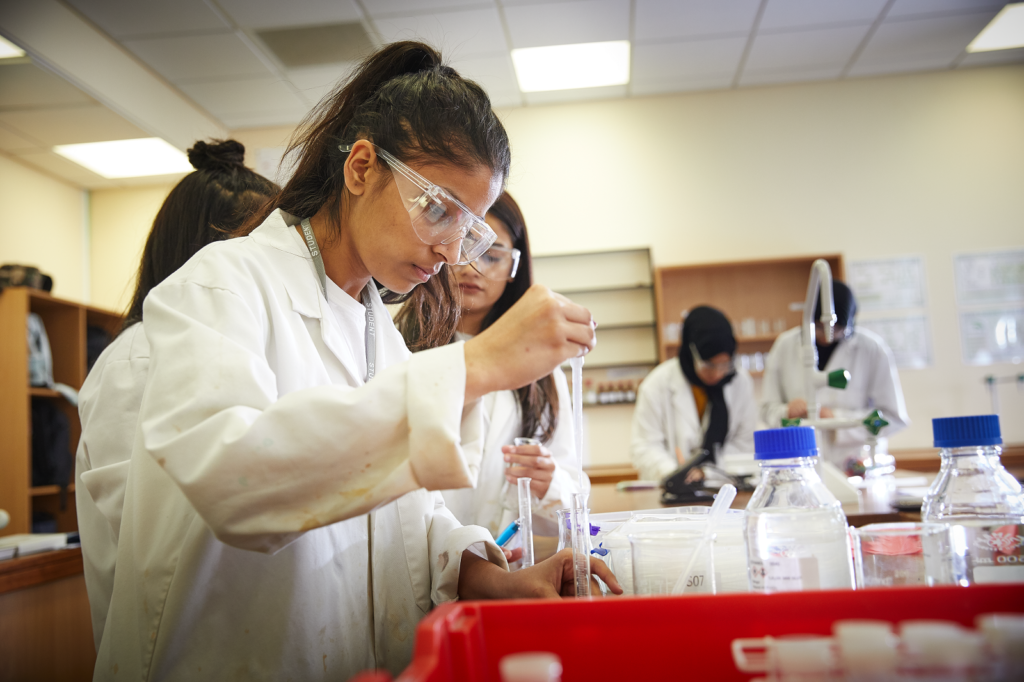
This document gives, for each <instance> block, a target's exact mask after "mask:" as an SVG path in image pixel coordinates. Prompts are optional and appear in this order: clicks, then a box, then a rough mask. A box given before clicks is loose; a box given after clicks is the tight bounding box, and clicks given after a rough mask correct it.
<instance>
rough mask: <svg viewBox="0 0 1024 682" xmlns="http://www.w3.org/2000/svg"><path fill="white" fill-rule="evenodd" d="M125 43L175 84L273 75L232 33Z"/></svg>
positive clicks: (150, 39)
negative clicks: (191, 80)
mask: <svg viewBox="0 0 1024 682" xmlns="http://www.w3.org/2000/svg"><path fill="white" fill-rule="evenodd" d="M123 43H124V46H125V47H127V48H128V49H129V50H131V51H132V52H134V53H135V54H136V55H138V57H139V58H140V59H142V61H144V62H146V63H147V64H149V66H151V67H152V68H153V69H154V70H155V71H157V72H158V73H159V74H160V75H162V76H163V77H164V78H166V79H167V80H169V81H172V82H175V83H177V82H180V81H184V80H189V79H210V78H234V77H238V76H256V75H263V74H267V73H269V70H268V69H267V67H266V66H264V64H263V62H261V61H260V60H259V58H258V57H257V56H256V54H255V53H253V51H252V50H250V49H249V46H248V45H246V44H245V43H244V42H242V40H241V38H239V37H238V36H237V35H236V34H235V33H232V32H228V33H218V34H212V35H200V36H178V37H173V38H148V39H142V40H125V41H123Z"/></svg>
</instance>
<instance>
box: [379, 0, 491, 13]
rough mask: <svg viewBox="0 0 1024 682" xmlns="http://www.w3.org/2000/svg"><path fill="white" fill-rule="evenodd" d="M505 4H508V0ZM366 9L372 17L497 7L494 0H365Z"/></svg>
mask: <svg viewBox="0 0 1024 682" xmlns="http://www.w3.org/2000/svg"><path fill="white" fill-rule="evenodd" d="M505 4H508V3H507V2H506V3H505ZM364 6H365V7H366V11H367V12H369V13H370V16H372V17H378V16H381V15H387V14H405V15H408V14H413V13H416V12H425V13H429V14H433V13H434V12H435V11H436V10H439V9H454V8H463V7H465V8H486V7H495V4H494V0H365V2H364Z"/></svg>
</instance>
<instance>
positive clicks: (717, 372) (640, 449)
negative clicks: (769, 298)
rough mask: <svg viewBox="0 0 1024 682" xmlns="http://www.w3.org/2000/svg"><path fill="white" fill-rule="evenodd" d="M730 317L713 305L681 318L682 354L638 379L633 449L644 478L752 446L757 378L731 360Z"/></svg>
mask: <svg viewBox="0 0 1024 682" xmlns="http://www.w3.org/2000/svg"><path fill="white" fill-rule="evenodd" d="M735 352H736V338H735V337H734V336H733V333H732V325H731V324H730V323H729V320H728V318H726V316H725V315H723V314H722V313H721V312H720V311H718V310H716V309H715V308H711V307H709V306H698V307H696V308H694V309H693V310H691V311H690V312H689V314H688V315H687V316H686V320H684V322H683V334H682V342H681V343H680V346H679V355H678V357H675V358H673V359H671V360H668V361H666V362H663V363H661V364H660V365H658V366H657V367H656V368H654V370H653V371H652V372H651V373H650V374H648V375H647V378H645V379H644V380H643V382H641V384H640V388H639V389H638V390H637V396H636V411H635V412H634V414H633V438H632V444H631V448H630V453H631V455H632V459H633V466H634V467H636V469H637V470H638V471H639V473H640V478H641V479H645V480H652V481H659V480H661V479H663V478H664V477H665V476H667V475H669V474H671V473H672V472H673V471H675V470H676V469H678V468H679V467H680V466H683V465H685V464H687V463H688V462H689V461H690V460H691V459H693V458H694V457H696V456H698V455H699V454H700V453H701V452H703V451H708V452H711V453H714V452H715V451H716V448H717V449H718V451H719V452H720V454H722V455H728V454H748V453H753V451H754V428H755V427H756V426H757V407H756V404H755V401H754V384H753V381H751V379H750V375H749V374H747V372H746V370H744V369H741V368H737V367H736V366H735V365H734V364H733V355H734V354H735Z"/></svg>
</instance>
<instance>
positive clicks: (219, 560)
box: [95, 42, 614, 680]
mask: <svg viewBox="0 0 1024 682" xmlns="http://www.w3.org/2000/svg"><path fill="white" fill-rule="evenodd" d="M292 148H293V150H295V151H296V152H297V156H298V161H297V164H296V168H295V173H294V175H293V177H292V179H291V180H290V181H289V182H288V184H287V185H286V186H285V188H284V190H283V191H282V193H281V194H280V195H279V196H278V197H277V198H276V199H275V201H274V203H275V204H276V206H277V207H278V208H277V209H276V210H274V211H273V212H271V213H270V214H269V215H268V216H267V217H266V219H265V220H263V222H262V223H261V224H260V225H259V226H258V227H256V228H255V229H254V230H252V232H251V234H249V235H248V236H245V237H241V238H238V239H232V240H228V241H224V242H218V243H216V244H211V245H209V246H207V247H206V248H204V249H203V250H202V251H200V252H199V253H198V254H197V255H196V256H195V257H194V258H192V259H191V260H190V261H189V262H188V263H186V265H185V266H183V267H182V268H181V269H179V270H178V271H177V272H176V273H174V274H173V275H171V276H170V277H169V278H168V279H167V280H165V281H164V282H163V283H161V284H160V285H159V286H157V287H156V288H155V289H153V291H151V292H150V294H149V296H148V297H147V299H146V302H145V306H144V307H145V318H144V322H143V325H144V330H145V333H146V337H147V339H148V340H149V343H150V347H151V355H150V367H149V378H148V381H147V385H146V390H145V393H144V395H143V400H142V408H141V411H140V415H139V421H138V428H137V430H136V437H135V444H134V447H133V450H132V460H131V465H130V468H129V477H128V486H127V489H126V493H125V506H124V513H123V516H122V521H121V533H120V538H119V542H118V555H117V565H116V571H115V576H114V590H113V597H112V599H111V605H110V611H109V614H108V618H107V623H106V628H105V630H104V633H103V640H102V642H101V644H100V650H99V654H98V658H97V663H96V673H95V676H96V678H97V679H109V678H114V676H117V678H118V679H119V678H121V677H125V678H131V679H153V680H155V679H206V678H208V679H217V680H221V679H226V678H227V677H229V676H235V677H243V678H246V679H252V678H258V679H263V678H271V677H273V678H277V677H280V676H282V675H284V676H291V677H293V678H295V679H303V680H307V679H313V678H317V679H322V678H326V679H338V680H344V679H347V678H348V677H350V676H351V675H352V674H354V673H356V672H358V671H360V670H365V669H368V668H375V667H380V668H386V669H388V670H390V671H392V672H398V671H399V670H400V669H402V668H403V667H404V666H405V665H406V664H407V663H408V661H409V659H410V657H411V653H412V645H413V641H414V630H415V626H416V623H417V621H418V620H419V618H421V617H422V616H423V614H425V613H426V612H427V611H428V610H429V609H430V608H431V606H432V605H434V604H438V603H442V602H445V601H449V600H451V599H455V598H456V597H461V598H485V597H494V596H519V595H534V596H540V595H549V596H554V595H557V594H559V593H564V592H566V591H568V590H569V589H571V588H570V587H569V586H570V585H571V583H572V570H571V557H566V556H565V555H564V554H560V555H558V556H556V557H554V558H552V559H551V560H549V561H547V562H544V563H542V564H539V565H538V566H535V567H534V568H533V569H530V570H524V571H520V572H517V573H514V574H510V573H508V572H507V570H506V558H505V556H504V555H503V554H502V553H501V552H500V550H499V549H498V548H497V547H496V546H495V545H494V543H493V540H492V539H491V537H490V534H489V533H487V531H486V530H484V529H483V528H479V527H474V526H467V527H462V526H460V525H459V523H458V522H457V521H456V520H455V518H454V517H453V516H452V515H451V513H450V512H448V511H447V510H446V509H445V507H444V503H443V500H442V498H441V495H440V493H437V492H430V491H437V490H441V489H447V488H454V487H461V486H471V485H473V483H474V482H475V479H476V476H477V473H478V471H479V462H480V445H481V444H480V435H481V426H482V424H481V418H480V416H481V410H480V408H481V406H480V401H479V398H480V397H481V396H483V395H486V394H487V393H490V392H492V391H496V390H502V389H508V388H514V387H517V386H521V385H525V384H527V383H529V382H531V381H534V380H536V379H537V378H539V377H540V376H543V375H545V374H548V373H550V372H551V371H552V369H553V368H554V367H556V366H558V365H559V364H560V363H561V362H563V361H564V360H565V359H566V358H567V357H570V356H573V355H576V354H579V353H581V352H585V351H586V350H587V349H588V348H590V347H592V346H593V343H594V340H593V339H594V335H593V328H592V320H591V318H590V314H589V312H587V311H586V310H585V309H583V308H581V307H580V306H576V305H574V304H572V303H571V302H569V301H567V300H565V299H562V298H559V297H558V296H557V295H555V294H552V293H551V292H549V291H548V290H546V289H543V288H541V287H534V288H533V289H531V290H530V291H529V292H528V293H527V294H526V295H525V296H524V297H523V299H522V300H521V301H520V303H519V304H517V305H516V306H514V307H513V309H511V310H510V311H509V312H508V313H507V314H506V316H505V317H504V318H503V319H502V320H500V321H499V322H498V323H496V324H495V325H493V326H492V327H491V328H490V329H488V330H487V331H486V332H484V333H482V334H480V335H479V336H478V337H476V338H474V339H472V340H470V341H468V342H466V343H456V344H451V345H447V346H444V347H441V348H436V349H434V350H429V351H424V352H422V353H418V354H416V355H415V356H411V357H410V354H409V351H408V350H407V348H406V347H405V344H404V342H403V340H402V338H401V336H400V335H399V334H398V332H397V330H396V329H395V328H394V326H393V325H392V323H391V320H390V317H389V315H388V313H387V310H386V308H385V307H384V302H385V301H395V300H396V299H398V300H400V299H401V298H402V297H404V296H405V295H406V294H408V293H409V292H410V291H413V290H414V289H415V290H416V291H418V292H419V293H418V295H419V296H420V297H421V299H422V300H421V303H422V305H423V306H425V310H427V311H428V312H427V313H425V316H426V317H427V318H428V319H429V321H430V325H429V328H427V329H426V332H427V333H428V334H436V335H438V336H440V337H444V338H450V336H451V334H452V332H453V331H454V324H455V320H456V319H457V312H458V311H457V309H456V308H455V307H454V305H453V303H454V299H453V297H452V295H453V291H452V287H451V285H450V283H449V279H448V278H449V276H450V273H449V271H448V269H447V268H446V267H444V265H445V263H455V262H462V261H468V260H472V259H473V258H475V257H476V255H479V254H478V251H479V250H483V249H485V248H486V247H487V246H488V245H489V243H490V241H491V235H492V233H491V232H490V230H489V229H488V228H487V227H486V225H485V224H484V223H483V221H482V219H479V218H477V217H476V216H478V215H480V214H483V213H485V212H486V210H487V209H488V208H489V207H490V205H491V203H493V201H494V200H495V199H496V198H497V196H498V195H499V194H500V191H501V188H502V184H503V182H504V179H505V176H506V174H507V172H508V167H509V163H510V157H509V149H508V141H507V137H506V135H505V132H504V129H503V128H502V126H501V123H500V122H499V121H498V119H497V118H496V117H495V116H494V114H493V112H492V110H491V107H490V102H489V100H488V98H487V96H486V94H484V92H483V91H482V90H481V89H480V88H479V87H478V86H476V85H475V84H474V83H472V82H470V81H466V80H464V79H462V78H461V77H460V76H459V75H458V74H457V73H456V72H455V71H454V70H452V69H450V68H448V67H445V66H443V65H442V64H441V57H440V55H439V54H438V53H437V52H436V51H434V50H433V49H432V48H429V47H428V46H426V45H423V44H420V43H411V42H403V43H393V44H391V45H388V46H386V47H384V48H383V49H381V50H380V51H378V52H377V53H375V54H373V55H371V56H370V57H368V58H367V60H366V61H365V62H364V63H363V64H362V65H361V67H360V68H359V69H358V70H357V71H356V73H355V74H354V75H353V77H352V78H351V80H349V81H348V83H346V84H345V85H344V86H343V87H341V88H340V89H339V90H337V91H336V92H335V93H333V94H332V95H331V96H330V97H329V98H328V99H326V100H325V101H324V102H322V103H321V105H320V106H319V107H318V108H317V109H316V110H315V111H314V113H313V114H311V116H310V118H309V120H308V121H307V122H306V124H305V125H304V127H303V129H302V130H301V131H300V133H299V134H298V137H297V141H296V142H295V144H294V145H293V146H292ZM378 287H380V288H381V289H382V290H384V296H383V297H382V296H381V293H380V290H379V289H378ZM527 347H528V348H529V351H530V352H526V350H525V348H527ZM594 566H595V569H594V570H595V573H597V574H602V573H603V574H607V569H605V568H604V567H603V566H602V565H601V564H594ZM608 578H609V579H611V580H612V582H614V578H612V577H611V576H610V575H608ZM606 582H607V580H606Z"/></svg>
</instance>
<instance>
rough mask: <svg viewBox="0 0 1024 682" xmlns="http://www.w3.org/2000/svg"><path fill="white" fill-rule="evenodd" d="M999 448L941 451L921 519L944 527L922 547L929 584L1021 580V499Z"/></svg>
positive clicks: (1023, 530)
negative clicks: (940, 532)
mask: <svg viewBox="0 0 1024 682" xmlns="http://www.w3.org/2000/svg"><path fill="white" fill-rule="evenodd" d="M1000 453H1001V448H1000V447H999V446H998V445H981V446H968V447H953V448H943V449H942V450H941V451H940V452H939V456H940V457H942V466H941V468H940V470H939V475H938V476H937V477H936V479H935V481H934V482H933V483H932V486H931V488H929V490H928V494H927V495H925V499H924V504H923V505H922V506H921V520H922V521H923V522H924V523H925V524H928V525H930V526H941V527H946V528H948V531H949V532H948V534H945V535H941V534H940V535H937V536H936V539H935V540H934V541H931V542H929V543H928V544H927V546H926V547H925V562H926V565H927V571H928V583H929V584H930V585H946V584H953V585H962V586H968V585H980V584H987V583H1007V582H1024V551H1022V545H1024V498H1022V496H1021V493H1020V492H1019V490H1020V486H1019V485H1017V486H1013V485H1012V484H1011V482H1010V481H1009V480H1008V479H1009V478H1012V477H1010V475H1009V473H1007V471H1006V470H1005V469H1004V468H1003V465H1002V463H1001V462H1000V460H999V455H1000Z"/></svg>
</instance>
